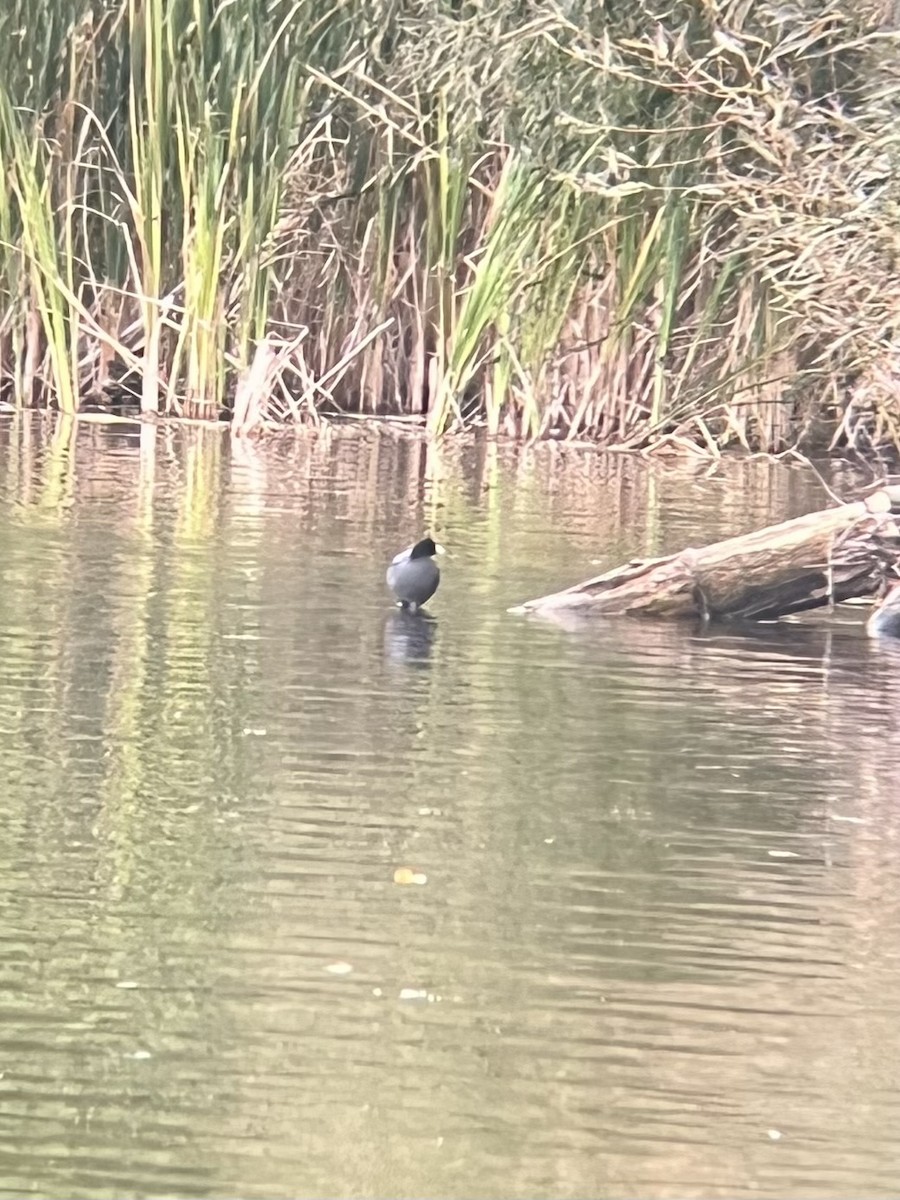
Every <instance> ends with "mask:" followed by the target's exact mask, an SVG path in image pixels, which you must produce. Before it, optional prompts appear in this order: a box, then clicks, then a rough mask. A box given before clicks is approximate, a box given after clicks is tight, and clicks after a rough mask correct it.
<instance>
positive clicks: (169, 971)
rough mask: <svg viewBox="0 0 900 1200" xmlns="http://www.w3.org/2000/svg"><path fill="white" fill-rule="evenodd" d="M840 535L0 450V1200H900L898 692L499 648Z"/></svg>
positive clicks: (83, 453) (540, 466)
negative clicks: (648, 564)
mask: <svg viewBox="0 0 900 1200" xmlns="http://www.w3.org/2000/svg"><path fill="white" fill-rule="evenodd" d="M864 482H865V480H864V479H863V478H862V477H855V476H853V475H852V474H851V473H850V472H848V471H847V470H844V472H843V473H840V474H836V475H834V476H833V477H832V479H831V483H832V486H835V487H838V488H839V489H841V490H842V491H843V492H844V493H845V494H847V493H850V492H852V491H853V490H854V489H857V488H859V487H860V486H862V485H863V484H864ZM824 503H826V499H825V497H824V494H823V492H822V489H821V485H820V483H819V481H818V479H817V478H816V477H815V476H814V475H813V474H811V473H809V472H806V471H804V470H802V469H801V468H799V467H788V466H784V465H771V464H767V463H764V462H760V461H756V462H750V461H744V462H730V463H727V464H724V465H721V466H719V467H717V468H713V469H708V468H707V465H706V464H701V465H699V466H698V465H691V464H680V465H665V464H656V465H647V464H645V463H642V462H639V461H636V460H629V459H624V458H618V459H604V458H601V457H600V456H598V455H595V454H593V453H591V452H586V451H577V450H574V449H566V448H564V447H560V446H544V447H540V448H537V449H535V450H532V451H530V452H528V453H516V452H514V451H513V450H499V451H497V450H492V449H491V448H486V447H484V446H480V447H479V446H472V445H468V444H466V445H456V444H453V443H448V444H447V445H445V446H444V447H443V448H442V449H441V450H439V451H436V450H434V449H432V450H426V449H425V448H424V447H423V446H421V445H419V444H418V443H416V442H413V441H408V440H404V439H401V438H399V437H395V436H392V435H389V434H386V433H381V434H377V435H376V434H372V433H357V432H355V431H351V432H349V433H331V434H329V433H327V432H326V433H321V434H319V435H317V436H314V435H310V436H309V437H308V438H304V439H297V440H294V439H290V440H279V441H275V442H273V443H272V444H271V445H267V446H263V447H259V446H253V445H251V446H243V447H241V446H238V447H237V448H236V449H234V450H232V449H231V448H230V446H229V443H228V441H227V440H226V439H225V438H224V437H222V436H221V435H220V434H219V433H217V432H215V431H209V430H200V431H193V430H172V429H165V430H160V431H154V430H152V429H149V428H148V429H146V430H144V431H143V433H139V432H138V431H137V430H135V429H132V428H131V427H120V426H114V427H111V428H106V427H103V426H97V425H87V426H84V427H82V429H81V431H80V433H78V434H77V435H72V434H70V431H69V430H68V428H67V427H66V426H65V425H60V426H59V427H58V428H56V429H53V428H52V427H46V426H43V425H41V424H40V423H37V422H23V421H20V420H17V421H14V422H12V423H10V422H7V423H6V424H3V425H0V651H2V653H0V737H2V773H0V780H2V784H3V786H2V789H0V815H2V826H3V830H4V834H5V836H4V837H3V838H2V840H0V889H2V902H0V1003H2V1014H3V1020H2V1026H0V1197H3V1198H6V1197H22V1196H40V1197H48V1198H50V1197H53V1198H55V1197H60V1198H62V1197H86V1198H87V1197H91V1198H98V1200H105V1198H107V1197H110V1198H112V1197H122V1196H134V1197H164V1196H166V1197H168V1196H183V1197H226V1196H248V1197H276V1198H282V1197H283V1198H289V1197H296V1196H347V1197H381V1196H398V1197H399V1196H409V1197H413V1196H415V1197H426V1198H430V1197H461V1198H462V1197H484V1198H495V1197H496V1198H502V1200H506V1198H513V1197H534V1196H546V1197H572V1198H575V1197H585V1196H591V1197H607V1196H617V1197H638V1196H640V1197H661V1198H662V1197H683V1196H684V1197H688V1196H693V1197H720V1196H721V1197H725V1196H729V1197H731V1196H743V1195H753V1196H763V1197H767V1196H771V1197H787V1198H793V1197H807V1196H809V1197H813V1196H815V1197H843V1196H847V1195H850V1194H860V1195H862V1194H865V1195H867V1196H894V1195H896V1193H897V1164H898V1158H900V1074H898V1063H900V1020H898V1017H900V938H898V932H900V873H898V871H897V867H896V858H897V854H898V852H900V809H898V806H897V784H896V777H897V769H898V765H900V651H898V650H897V649H895V648H893V647H891V646H888V645H878V644H873V643H871V642H869V641H868V640H867V639H865V638H864V637H863V636H862V631H861V625H862V616H861V615H857V614H856V613H854V612H847V613H839V614H835V615H833V616H827V615H823V616H821V617H817V618H815V619H812V620H808V621H805V622H803V623H802V624H794V625H786V626H783V627H781V626H779V627H773V626H769V627H763V628H758V629H750V630H728V629H724V630H723V629H719V630H711V631H705V632H704V631H702V630H700V629H693V628H681V627H678V628H670V627H666V626H660V625H653V624H645V623H640V622H631V621H624V622H623V621H618V622H599V621H597V622H593V623H590V624H588V625H584V624H582V625H575V626H572V627H570V628H565V627H561V626H558V625H555V624H552V623H550V622H547V621H542V620H537V619H528V618H524V617H522V616H516V615H512V614H509V613H508V612H507V609H508V607H509V606H510V605H512V604H515V603H516V602H518V601H520V600H522V599H525V598H527V597H529V596H533V595H537V594H541V593H543V592H546V591H548V590H552V589H554V588H556V587H560V586H564V585H566V584H568V583H571V582H574V581H576V580H578V579H579V578H582V577H585V576H587V575H590V574H594V573H596V572H597V571H598V570H600V569H602V568H603V567H605V566H612V565H615V564H616V563H617V562H619V561H622V560H625V559H627V558H628V557H630V556H632V555H636V554H648V553H657V552H665V551H668V550H674V549H678V548H680V547H681V546H682V545H684V544H686V543H690V542H693V543H698V542H702V541H707V540H712V539H715V538H718V537H722V536H726V535H728V534H731V533H737V532H741V531H743V530H746V529H749V528H751V527H754V526H756V525H759V524H762V523H765V522H767V521H772V520H780V519H782V518H784V517H787V516H790V515H794V514H796V513H799V512H802V511H806V510H810V509H813V508H817V507H821V506H823V504H824ZM426 528H427V529H430V530H431V531H433V532H434V534H435V536H437V537H438V538H439V540H440V541H442V542H444V544H445V545H447V547H448V549H449V550H450V555H449V557H448V558H447V559H444V560H442V567H443V572H444V579H443V582H442V585H441V588H440V590H439V592H438V594H437V596H436V597H435V599H434V600H433V601H432V603H431V604H430V606H429V609H430V616H429V617H427V618H424V617H423V618H421V619H415V618H411V617H409V616H407V615H406V614H403V613H401V612H398V611H395V610H393V609H392V608H391V606H390V602H389V598H388V596H387V595H386V593H385V589H384V583H383V572H384V565H385V563H386V562H387V561H388V560H389V558H390V557H391V555H392V554H393V553H394V552H395V551H396V550H397V549H399V548H401V547H402V546H403V545H405V544H407V543H408V542H410V541H412V540H414V539H415V538H416V536H417V535H418V534H419V533H420V532H421V531H422V530H424V529H426ZM404 868H406V869H408V870H407V872H406V873H405V874H404V873H403V869H404ZM398 870H400V871H401V874H400V875H399V876H398V878H399V879H400V880H401V881H402V880H409V879H410V877H412V878H414V879H419V880H422V879H423V878H424V882H406V883H404V882H400V883H396V882H395V881H394V880H395V872H397V871H398Z"/></svg>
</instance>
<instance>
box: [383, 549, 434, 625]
mask: <svg viewBox="0 0 900 1200" xmlns="http://www.w3.org/2000/svg"><path fill="white" fill-rule="evenodd" d="M443 553H444V547H443V546H438V545H437V543H436V542H434V541H433V540H432V539H431V538H430V537H427V538H423V539H422V541H421V542H416V544H415V545H414V546H410V547H408V549H406V550H401V551H400V553H399V554H398V555H396V556H395V557H394V558H393V560H392V561H391V565H390V566H389V567H388V569H387V585H388V587H389V588H390V589H391V591H392V592H393V593H394V595H395V596H396V597H397V599H398V600H399V601H400V607H401V608H408V609H409V610H410V612H415V611H416V609H417V608H421V607H422V605H423V604H424V603H425V602H426V601H427V600H430V599H431V597H432V596H433V595H434V593H435V592H436V591H437V586H438V584H439V583H440V582H441V573H440V571H439V570H438V565H437V563H436V562H433V561H432V558H433V556H434V555H435V554H443Z"/></svg>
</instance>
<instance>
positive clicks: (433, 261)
mask: <svg viewBox="0 0 900 1200" xmlns="http://www.w3.org/2000/svg"><path fill="white" fill-rule="evenodd" d="M657 7H658V6H657ZM887 16H888V14H887V11H886V10H885V11H884V12H882V11H880V9H879V6H878V5H877V4H875V3H873V2H871V0H869V2H868V3H862V4H860V5H857V6H855V7H853V10H852V11H849V8H848V10H847V11H844V10H839V9H837V8H835V7H833V6H832V5H831V4H829V3H828V2H827V0H800V2H799V3H798V5H796V6H795V8H794V9H793V10H792V11H791V13H790V14H787V13H786V11H782V9H781V8H779V7H778V6H777V5H768V4H765V3H758V4H754V5H752V6H747V5H746V4H742V3H738V2H737V0H733V2H729V0H725V2H723V3H722V4H720V5H719V6H718V10H717V13H716V14H713V12H712V10H711V9H710V8H709V7H707V6H703V5H700V4H698V3H695V2H693V0H680V2H679V3H676V4H675V5H673V6H671V7H670V9H669V10H668V11H667V12H665V13H663V14H662V15H660V14H658V13H656V11H655V9H653V10H652V11H651V8H650V7H648V6H647V5H645V4H644V3H642V2H641V0H629V2H628V3H627V4H624V5H618V4H617V5H616V6H615V7H614V13H613V14H612V15H610V13H609V12H608V11H607V9H606V8H605V7H604V6H602V5H597V4H594V3H587V2H586V0H585V2H583V3H582V2H581V0H567V2H566V3H565V4H560V5H558V6H555V5H553V4H552V3H551V4H540V5H537V4H535V5H529V4H525V5H523V4H521V3H518V2H517V0H418V2H416V3H405V2H404V3H399V2H398V0H376V2H375V3H367V4H363V3H362V2H361V0H338V2H337V3H334V4H328V5H325V4H322V3H319V2H318V0H293V2H291V0H230V2H228V3H226V2H225V0H65V2H64V0H28V3H27V4H26V3H25V0H6V4H5V5H4V6H3V12H2V13H0V160H2V163H3V166H4V176H5V180H6V184H7V186H6V188H5V189H4V191H3V194H2V195H0V369H2V372H3V375H2V376H0V388H3V387H4V386H5V389H6V394H7V395H8V396H14V397H15V398H16V401H17V402H18V403H23V404H30V403H41V402H47V401H50V400H52V402H54V403H55V404H57V405H58V406H59V407H60V408H62V409H64V410H66V411H75V410H77V409H78V408H79V407H80V406H82V405H84V404H85V403H88V402H94V403H96V402H101V403H108V402H110V400H111V399H114V398H115V397H116V396H117V395H119V394H121V389H122V388H127V389H128V390H129V391H130V392H131V393H133V394H134V395H135V396H137V397H139V401H140V406H141V408H142V409H143V410H144V412H148V413H152V412H159V411H163V412H168V413H184V414H188V415H191V416H201V417H203V416H207V417H209V416H213V417H214V416H217V415H218V414H219V413H220V411H221V410H222V409H223V408H224V409H226V410H230V409H231V408H232V407H233V405H234V403H235V393H236V390H237V389H238V385H239V384H240V388H239V394H238V405H239V408H240V421H239V422H238V425H239V428H240V429H241V430H242V431H244V432H246V431H249V430H251V429H254V428H259V427H260V426H265V425H267V424H272V423H278V422H283V421H286V420H287V421H293V420H306V419H310V418H313V419H321V418H322V417H327V416H328V415H329V414H332V413H337V412H340V411H354V412H359V413H370V412H371V413H376V412H395V413H403V414H417V415H419V416H420V417H421V418H422V419H423V420H424V421H426V423H427V426H428V428H429V429H430V430H431V431H432V432H434V433H440V432H442V431H444V430H446V429H447V428H450V427H453V426H456V427H459V426H466V425H471V424H481V423H483V424H485V425H486V426H487V428H488V429H489V430H490V431H491V432H502V431H505V432H510V433H514V434H517V435H525V436H534V435H539V434H542V433H543V434H547V433H550V434H553V435H555V436H563V437H573V438H574V437H578V438H582V437H591V438H595V439H597V440H598V441H600V442H603V443H605V444H612V445H620V446H632V447H645V446H648V445H658V444H660V443H661V442H663V441H665V440H674V441H676V442H677V441H679V440H684V439H690V440H692V441H698V442H700V443H702V444H703V445H705V446H706V447H708V448H709V449H711V450H713V451H717V450H718V449H719V448H720V447H722V446H724V445H727V444H729V443H733V442H736V443H739V444H742V445H744V446H748V447H762V448H767V449H778V448H781V447H783V446H785V445H788V444H793V443H794V442H796V441H797V440H798V439H802V438H804V437H806V438H807V441H808V442H811V440H812V437H813V434H814V433H815V434H816V435H821V432H822V430H823V429H824V430H826V431H827V432H829V433H833V434H834V437H835V439H836V444H852V445H868V444H871V443H872V442H878V441H885V440H888V441H893V442H895V443H896V442H897V430H898V428H900V401H898V394H897V381H898V372H897V359H898V350H897V345H896V343H895V340H894V334H893V329H894V324H895V322H896V319H897V315H898V300H900V287H898V284H897V281H896V276H895V272H894V268H893V264H894V258H895V254H896V205H897V185H896V179H895V172H894V165H893V164H894V160H895V158H896V152H897V136H898V135H897V134H896V133H895V128H896V127H897V120H896V109H897V90H898V87H897V84H896V83H895V80H896V79H897V78H900V75H898V70H897V69H898V65H900V60H898V53H897V46H896V37H895V35H894V34H893V33H891V32H890V30H889V29H888V28H886V27H885V25H884V23H885V22H886V20H887ZM254 363H255V364H256V369H255V370H254V369H253V364H254ZM263 368H265V369H263Z"/></svg>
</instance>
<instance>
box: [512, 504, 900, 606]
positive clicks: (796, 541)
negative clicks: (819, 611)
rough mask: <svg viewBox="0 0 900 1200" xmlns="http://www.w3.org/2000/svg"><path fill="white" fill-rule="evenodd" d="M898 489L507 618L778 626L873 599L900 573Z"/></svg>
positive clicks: (598, 581)
mask: <svg viewBox="0 0 900 1200" xmlns="http://www.w3.org/2000/svg"><path fill="white" fill-rule="evenodd" d="M897 514H900V487H888V488H882V489H880V490H879V491H877V492H873V493H872V494H871V495H870V496H868V497H866V498H865V499H864V500H858V501H854V502H853V503H851V504H842V505H840V506H838V507H836V508H830V509H825V510H824V511H821V512H814V513H808V514H807V515H806V516H803V517H797V518H795V519H794V520H792V521H784V522H782V523H781V524H779V525H770V526H767V527H766V528H765V529H758V530H755V531H754V532H752V533H747V534H742V535H740V536H739V537H732V538H728V539H727V540H726V541H724V542H714V543H713V544H711V545H709V546H704V547H701V548H700V549H694V548H688V549H686V550H682V551H681V553H680V554H671V555H667V556H666V557H665V558H651V559H636V560H634V561H632V562H630V563H627V564H626V565H625V566H622V567H617V568H616V569H615V570H612V571H607V572H605V573H604V574H603V575H597V576H596V577H595V578H593V579H588V580H586V581H585V582H584V583H579V584H576V585H575V586H574V587H570V588H566V590H565V591H562V592H555V593H553V594H552V595H549V596H541V597H539V598H538V599H537V600H529V601H527V602H526V603H525V604H522V605H519V606H518V607H517V608H515V609H512V610H511V611H513V612H537V613H541V612H552V611H558V610H560V609H578V610H581V611H582V612H584V613H588V612H590V613H597V614H602V615H604V616H622V615H643V616H652V617H704V618H706V617H709V618H718V619H723V618H727V619H735V620H757V621H764V620H775V619H777V618H778V617H784V616H788V615H789V614H791V613H798V612H803V611H805V610H807V609H811V608H820V607H822V606H824V605H828V604H838V603H840V602H841V601H844V600H850V599H854V598H858V597H863V596H871V595H874V594H875V593H876V592H878V591H879V590H881V589H883V587H884V586H885V583H886V581H887V580H888V579H889V578H891V577H895V576H896V575H897V573H898V570H900V568H898V564H900V527H898V524H897V521H896V519H895V517H896V516H897Z"/></svg>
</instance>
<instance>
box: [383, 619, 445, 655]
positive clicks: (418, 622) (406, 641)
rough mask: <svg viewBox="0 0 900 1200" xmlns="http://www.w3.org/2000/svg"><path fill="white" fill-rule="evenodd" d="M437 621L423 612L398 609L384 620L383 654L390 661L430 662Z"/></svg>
mask: <svg viewBox="0 0 900 1200" xmlns="http://www.w3.org/2000/svg"><path fill="white" fill-rule="evenodd" d="M437 628H438V623H437V621H436V620H435V618H434V617H431V616H429V615H428V614H427V613H423V612H409V611H408V610H407V609H405V608H398V609H397V610H396V611H394V612H392V613H389V614H388V616H387V618H386V620H385V623H384V657H385V658H386V659H389V660H390V661H391V662H407V663H410V664H412V665H414V666H420V667H425V666H428V665H429V659H430V658H431V650H432V646H433V645H434V639H435V635H436V634H437Z"/></svg>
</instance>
